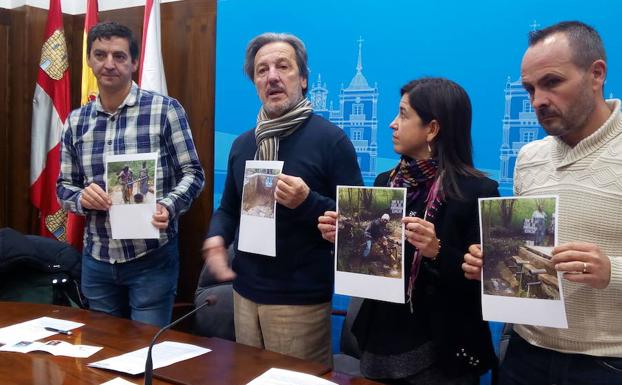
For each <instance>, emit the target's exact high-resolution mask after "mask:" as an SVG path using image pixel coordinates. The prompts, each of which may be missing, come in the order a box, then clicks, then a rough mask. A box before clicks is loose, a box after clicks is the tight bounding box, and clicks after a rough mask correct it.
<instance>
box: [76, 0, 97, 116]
mask: <svg viewBox="0 0 622 385" xmlns="http://www.w3.org/2000/svg"><path fill="white" fill-rule="evenodd" d="M97 12H98V6H97V0H86V17H85V18H84V34H83V36H82V94H81V95H82V96H81V98H80V105H85V104H86V103H88V102H90V101H91V100H95V98H96V97H97V92H98V89H97V79H95V76H94V75H93V71H91V68H90V67H89V66H88V64H87V63H86V58H87V52H86V37H87V35H88V34H89V31H90V30H91V28H93V26H94V25H95V24H97V22H98V20H97V19H98V16H97Z"/></svg>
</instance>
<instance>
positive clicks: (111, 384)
mask: <svg viewBox="0 0 622 385" xmlns="http://www.w3.org/2000/svg"><path fill="white" fill-rule="evenodd" d="M101 385H136V384H135V383H133V382H129V381H128V380H124V379H123V378H121V377H117V378H113V379H112V380H110V381H106V382H104V383H103V384H101Z"/></svg>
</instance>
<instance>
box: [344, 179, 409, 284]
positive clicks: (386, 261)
mask: <svg viewBox="0 0 622 385" xmlns="http://www.w3.org/2000/svg"><path fill="white" fill-rule="evenodd" d="M337 195H338V197H337V200H338V213H339V218H338V221H337V242H336V243H337V246H336V251H337V254H336V258H337V266H336V268H337V271H342V272H349V273H358V274H367V275H373V276H378V277H388V278H401V277H402V270H403V266H402V261H403V245H402V242H403V241H402V240H403V226H402V217H403V215H404V191H403V189H391V188H369V187H341V186H340V187H339V188H338V190H337Z"/></svg>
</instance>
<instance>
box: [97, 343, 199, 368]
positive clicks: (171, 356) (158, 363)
mask: <svg viewBox="0 0 622 385" xmlns="http://www.w3.org/2000/svg"><path fill="white" fill-rule="evenodd" d="M147 349H148V348H142V349H138V350H134V351H133V352H129V353H125V354H121V355H119V356H115V357H110V358H107V359H105V360H101V361H97V362H91V363H90V364H88V366H91V367H94V368H100V369H108V370H114V371H117V372H123V373H128V374H132V375H135V374H140V373H142V372H144V371H145V362H146V361H147ZM208 352H211V349H206V348H203V347H201V346H196V345H191V344H184V343H181V342H173V341H164V342H160V343H159V344H156V345H154V346H153V350H152V352H151V358H152V360H153V369H158V368H163V367H165V366H168V365H171V364H174V363H176V362H180V361H183V360H187V359H190V358H194V357H197V356H200V355H201V354H205V353H208Z"/></svg>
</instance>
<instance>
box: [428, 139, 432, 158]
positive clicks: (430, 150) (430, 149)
mask: <svg viewBox="0 0 622 385" xmlns="http://www.w3.org/2000/svg"><path fill="white" fill-rule="evenodd" d="M428 152H429V153H430V156H432V147H430V142H428Z"/></svg>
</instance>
